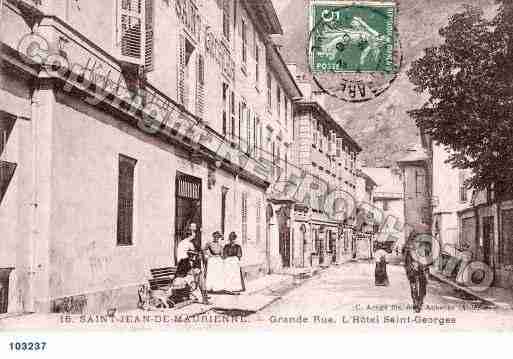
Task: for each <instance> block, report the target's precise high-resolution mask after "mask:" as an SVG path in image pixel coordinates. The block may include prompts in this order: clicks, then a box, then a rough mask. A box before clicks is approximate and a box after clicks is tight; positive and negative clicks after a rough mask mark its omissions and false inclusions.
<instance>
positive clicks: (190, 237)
mask: <svg viewBox="0 0 513 359" xmlns="http://www.w3.org/2000/svg"><path fill="white" fill-rule="evenodd" d="M197 232H198V228H197V226H196V223H191V224H190V227H189V230H188V231H187V233H186V237H185V238H184V239H182V241H181V242H180V243H178V247H177V250H176V258H177V261H178V264H177V270H176V275H177V276H178V277H179V276H183V277H185V276H187V275H189V274H192V275H193V277H194V281H195V283H196V286H197V288H199V290H200V292H201V296H202V297H203V303H204V304H210V303H209V302H208V296H207V291H206V287H205V273H204V270H203V268H204V261H203V251H202V250H201V248H200V247H199V246H200V243H199V240H198V238H199V235H198V233H197Z"/></svg>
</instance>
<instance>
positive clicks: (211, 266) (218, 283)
mask: <svg viewBox="0 0 513 359" xmlns="http://www.w3.org/2000/svg"><path fill="white" fill-rule="evenodd" d="M212 238H213V239H212V241H211V242H209V243H207V245H206V246H205V250H204V252H205V256H206V257H207V258H208V260H207V275H206V287H207V291H208V292H220V291H222V290H224V262H223V258H222V257H221V254H222V247H221V243H219V238H222V235H221V233H219V231H215V232H214V233H213V234H212Z"/></svg>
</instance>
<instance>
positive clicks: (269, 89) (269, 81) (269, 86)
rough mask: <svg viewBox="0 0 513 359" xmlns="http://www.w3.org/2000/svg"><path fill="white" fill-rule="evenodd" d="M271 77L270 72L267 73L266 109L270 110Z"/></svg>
mask: <svg viewBox="0 0 513 359" xmlns="http://www.w3.org/2000/svg"><path fill="white" fill-rule="evenodd" d="M272 102H273V101H272V79H271V74H270V73H268V74H267V109H268V110H270V109H271V108H272Z"/></svg>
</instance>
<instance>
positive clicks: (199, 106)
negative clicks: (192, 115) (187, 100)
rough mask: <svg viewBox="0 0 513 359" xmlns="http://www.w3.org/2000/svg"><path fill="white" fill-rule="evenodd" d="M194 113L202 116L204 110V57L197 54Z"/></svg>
mask: <svg viewBox="0 0 513 359" xmlns="http://www.w3.org/2000/svg"><path fill="white" fill-rule="evenodd" d="M196 65H197V69H196V115H197V116H199V117H203V114H204V111H205V59H204V57H203V55H201V54H198V56H197V60H196Z"/></svg>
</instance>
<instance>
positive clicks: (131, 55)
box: [117, 0, 154, 71]
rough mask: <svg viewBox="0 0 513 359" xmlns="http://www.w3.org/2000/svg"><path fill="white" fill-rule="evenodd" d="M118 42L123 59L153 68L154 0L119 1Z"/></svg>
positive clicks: (148, 68)
mask: <svg viewBox="0 0 513 359" xmlns="http://www.w3.org/2000/svg"><path fill="white" fill-rule="evenodd" d="M118 4H119V5H118V6H119V8H118V22H117V23H118V24H119V28H118V29H117V33H118V36H119V38H118V43H119V54H120V55H121V59H122V60H125V61H127V62H130V63H136V64H140V65H143V66H144V67H145V70H146V71H151V70H152V69H153V46H154V44H153V17H154V16H153V13H154V11H153V0H121V1H118Z"/></svg>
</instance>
